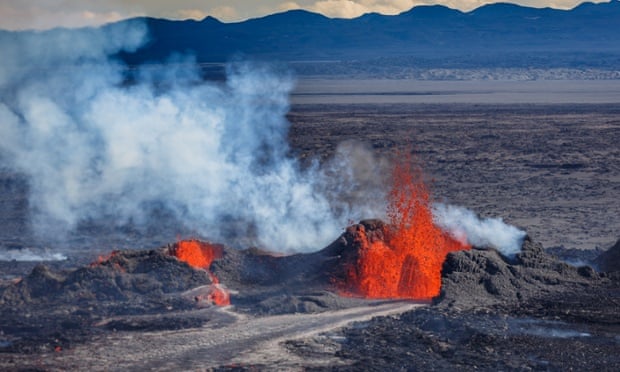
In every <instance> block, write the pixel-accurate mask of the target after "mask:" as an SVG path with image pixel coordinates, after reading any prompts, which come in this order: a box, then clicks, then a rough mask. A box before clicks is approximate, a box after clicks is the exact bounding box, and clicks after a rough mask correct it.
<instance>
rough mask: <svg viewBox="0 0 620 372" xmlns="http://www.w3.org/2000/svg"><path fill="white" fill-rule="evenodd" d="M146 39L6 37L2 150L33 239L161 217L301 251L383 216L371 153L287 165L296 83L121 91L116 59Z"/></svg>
mask: <svg viewBox="0 0 620 372" xmlns="http://www.w3.org/2000/svg"><path fill="white" fill-rule="evenodd" d="M121 36H122V37H121ZM145 36H146V33H145V29H144V28H143V27H142V25H140V24H133V25H131V24H120V25H114V26H107V27H105V28H101V29H84V30H73V31H68V30H55V31H50V32H45V33H21V34H9V33H7V34H1V35H0V49H1V50H3V62H2V67H1V68H0V98H1V99H0V124H1V125H0V151H2V155H3V156H2V158H3V159H4V162H8V163H9V164H8V165H9V166H11V167H13V168H15V169H17V170H19V171H20V172H21V173H22V174H24V175H26V176H27V178H28V181H29V185H30V199H29V201H30V205H31V208H32V215H33V222H34V227H35V229H36V231H39V232H42V233H46V232H50V231H53V232H54V235H57V234H58V232H60V231H65V232H67V231H71V230H72V229H74V228H76V226H79V224H80V223H81V222H83V221H97V220H106V219H107V220H113V221H115V223H116V224H118V225H119V226H122V225H123V224H131V225H133V226H148V225H149V224H152V223H153V221H152V219H153V215H154V214H157V213H162V211H163V213H167V214H172V215H173V216H174V218H175V221H179V222H180V223H182V224H183V226H185V227H187V228H190V229H192V230H194V231H198V232H199V233H200V234H202V235H204V236H207V237H209V238H210V239H213V240H219V241H224V242H226V243H228V244H232V245H235V244H236V245H241V246H247V245H251V244H255V245H258V246H265V247H268V248H269V249H273V250H280V251H303V250H310V249H312V250H316V249H318V248H321V247H323V246H324V245H325V244H327V243H328V242H329V241H330V240H331V239H334V237H336V236H338V234H339V232H340V230H341V229H342V228H344V227H345V226H346V224H347V223H348V222H349V221H350V220H356V219H360V218H362V217H364V216H365V215H368V214H370V215H377V213H375V212H374V210H380V208H378V206H382V205H384V201H383V198H382V193H381V192H374V193H373V192H368V191H369V187H372V185H373V183H374V184H375V185H377V186H378V183H377V181H375V180H376V179H380V177H378V176H377V175H378V174H381V173H384V172H381V171H380V168H381V167H382V164H381V163H380V162H378V161H374V159H373V158H372V156H371V155H370V153H369V152H367V151H365V150H364V149H363V148H362V147H360V146H356V145H352V144H343V145H341V146H340V147H339V148H338V151H337V154H336V156H335V157H334V159H332V160H331V161H330V162H329V163H327V164H325V165H324V166H321V167H319V166H318V164H313V165H311V166H310V167H307V168H304V169H303V170H302V169H301V167H300V165H299V164H298V163H297V161H296V160H294V159H293V158H291V157H290V156H287V152H288V151H289V148H288V147H287V134H288V128H289V123H288V121H287V120H286V118H285V114H286V112H287V111H288V108H289V106H288V94H289V92H290V90H291V89H292V87H293V80H292V79H291V77H290V76H287V75H286V74H276V73H274V72H273V71H271V70H270V69H269V68H267V67H265V66H251V65H248V64H242V63H239V64H234V65H231V66H229V67H228V74H227V80H226V82H222V83H205V82H203V81H202V80H201V79H200V77H199V74H198V71H196V70H194V69H192V68H190V67H188V66H189V65H191V63H188V64H185V65H182V67H178V66H180V65H179V64H176V66H177V68H175V67H174V66H173V65H171V66H166V67H165V68H153V67H150V68H148V67H145V68H141V69H140V70H138V71H136V72H135V73H134V74H133V76H134V77H135V82H133V83H132V84H131V85H127V84H124V83H125V82H124V79H125V76H124V75H123V71H124V70H123V66H121V64H120V63H117V62H115V61H114V60H112V59H111V58H110V57H109V56H110V55H114V54H115V53H117V52H119V51H122V50H133V49H135V48H136V47H138V46H139V45H140V43H141V42H143V41H144V39H145ZM121 40H122V41H121ZM5 51H7V53H4V52H5ZM179 60H181V61H182V58H180V59H179V58H177V62H178V61H179ZM189 62H191V60H190V61H189ZM373 173H374V174H373ZM371 176H372V177H371ZM362 188H363V189H364V190H361V189H362ZM368 195H373V197H372V198H370V197H368ZM352 206H364V208H357V207H356V209H353V208H352Z"/></svg>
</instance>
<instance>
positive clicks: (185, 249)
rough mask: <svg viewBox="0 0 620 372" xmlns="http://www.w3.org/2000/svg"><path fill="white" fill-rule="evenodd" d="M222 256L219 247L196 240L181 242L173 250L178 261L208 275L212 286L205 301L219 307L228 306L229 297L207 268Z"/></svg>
mask: <svg viewBox="0 0 620 372" xmlns="http://www.w3.org/2000/svg"><path fill="white" fill-rule="evenodd" d="M222 254H223V251H222V248H221V247H218V246H216V245H212V244H208V243H205V242H201V241H198V240H182V241H180V242H178V243H177V245H176V248H175V249H174V255H175V256H176V257H177V258H178V259H179V260H181V261H184V262H187V263H188V264H189V265H190V266H192V267H196V268H200V269H204V270H206V271H207V273H209V277H210V278H211V281H212V282H213V285H212V288H211V292H210V293H209V295H208V296H207V300H208V301H210V302H213V303H214V304H216V305H219V306H225V305H230V295H229V293H228V291H227V290H226V289H225V288H223V287H222V286H221V285H220V281H219V279H218V278H217V277H216V276H215V274H213V273H212V272H211V271H210V270H209V267H210V266H211V263H212V262H213V260H216V259H219V258H222Z"/></svg>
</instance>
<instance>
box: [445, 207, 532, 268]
mask: <svg viewBox="0 0 620 372" xmlns="http://www.w3.org/2000/svg"><path fill="white" fill-rule="evenodd" d="M433 218H434V220H435V224H437V226H439V227H440V228H442V229H443V230H444V231H447V232H449V233H450V234H451V235H452V236H454V237H455V238H456V239H459V240H465V239H466V240H467V242H468V243H469V244H472V245H474V246H478V247H488V248H495V249H497V250H498V251H499V252H500V253H502V254H503V255H505V256H507V257H512V256H514V255H515V254H517V253H519V252H520V251H521V246H522V245H523V239H524V238H525V235H526V233H525V232H524V231H522V230H519V229H518V228H516V227H515V226H512V225H507V224H506V223H504V221H502V219H501V218H483V219H480V218H479V217H478V216H477V215H476V214H475V213H474V212H472V211H471V210H469V209H467V208H463V207H457V206H454V205H447V204H441V203H436V204H434V205H433Z"/></svg>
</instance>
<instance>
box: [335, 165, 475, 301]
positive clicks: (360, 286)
mask: <svg viewBox="0 0 620 372" xmlns="http://www.w3.org/2000/svg"><path fill="white" fill-rule="evenodd" d="M410 164H411V163H410V159H405V160H404V161H402V162H400V163H398V164H396V165H395V167H394V171H393V184H392V188H391V190H390V193H389V195H388V201H389V205H388V211H387V212H388V213H387V214H388V217H389V222H390V224H389V227H384V228H383V229H384V233H385V239H368V236H367V234H366V231H365V229H364V227H363V226H361V225H360V228H359V229H358V230H357V231H356V234H355V236H356V240H357V245H358V246H359V247H360V249H359V255H358V260H357V265H356V266H355V267H354V268H353V269H350V270H349V271H348V273H347V279H346V286H347V287H348V288H347V290H348V291H350V292H355V293H357V294H360V295H362V296H364V297H368V298H411V299H430V298H432V297H435V296H437V295H438V294H439V290H440V288H441V266H442V265H443V262H444V260H445V258H446V255H447V254H448V252H451V251H456V250H463V249H469V248H470V247H469V246H468V245H466V244H462V243H460V242H458V241H456V240H454V239H452V238H451V237H450V236H448V235H447V234H446V233H445V232H443V231H442V230H441V229H439V228H438V227H437V226H435V224H434V223H433V216H432V212H431V209H430V192H429V190H428V187H427V186H426V185H425V183H424V182H423V178H422V170H421V168H419V167H412V166H411V165H410Z"/></svg>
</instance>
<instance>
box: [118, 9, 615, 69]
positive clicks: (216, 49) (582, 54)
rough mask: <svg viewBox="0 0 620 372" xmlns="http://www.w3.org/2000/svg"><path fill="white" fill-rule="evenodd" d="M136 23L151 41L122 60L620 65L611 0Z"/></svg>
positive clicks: (288, 14) (153, 19)
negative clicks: (565, 5)
mask: <svg viewBox="0 0 620 372" xmlns="http://www.w3.org/2000/svg"><path fill="white" fill-rule="evenodd" d="M141 20H143V21H144V22H146V24H147V25H148V28H149V31H150V42H149V43H148V44H146V45H145V46H144V47H142V48H141V49H139V50H137V51H136V52H134V53H130V54H123V55H122V56H121V57H122V58H123V59H124V60H125V61H126V62H128V63H130V64H142V63H145V62H162V61H165V60H166V59H167V58H169V56H170V55H171V54H173V53H191V54H193V55H194V56H195V57H196V59H197V60H198V62H226V61H228V60H230V59H231V58H235V57H236V56H245V57H246V58H252V59H261V60H278V61H287V62H291V61H306V62H307V61H352V60H358V61H359V60H377V59H387V60H390V61H397V60H399V59H400V60H401V61H402V60H407V59H408V58H415V59H416V61H418V63H422V64H424V63H428V64H429V65H433V64H440V65H447V66H450V67H459V66H461V65H463V66H474V67H475V66H487V65H500V66H501V65H507V66H522V65H527V64H528V63H531V62H532V61H534V63H536V64H537V65H545V64H548V65H554V64H555V65H579V64H585V65H597V64H608V65H609V64H612V65H617V64H620V58H619V57H618V56H620V37H619V36H618V30H619V29H620V1H619V0H613V1H611V2H608V3H598V4H593V3H583V4H581V5H579V6H577V7H575V8H574V9H571V10H558V9H551V8H543V9H538V8H530V7H523V6H518V5H513V4H506V3H497V4H492V5H485V6H482V7H480V8H477V9H475V10H473V11H470V12H461V11H459V10H454V9H450V8H446V7H444V6H439V5H435V6H418V7H414V8H413V9H411V10H409V11H407V12H404V13H401V14H399V15H394V16H389V15H380V14H375V13H372V14H366V15H363V16H361V17H358V18H354V19H333V18H327V17H325V16H323V15H320V14H315V13H311V12H308V11H304V10H292V11H288V12H284V13H279V14H273V15H269V16H266V17H262V18H256V19H250V20H247V21H244V22H237V23H223V22H220V21H218V20H217V19H215V18H212V17H207V18H205V19H203V20H202V21H194V20H187V21H171V20H165V19H155V18H142V19H141ZM132 21H135V19H134V20H127V21H123V22H132Z"/></svg>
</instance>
